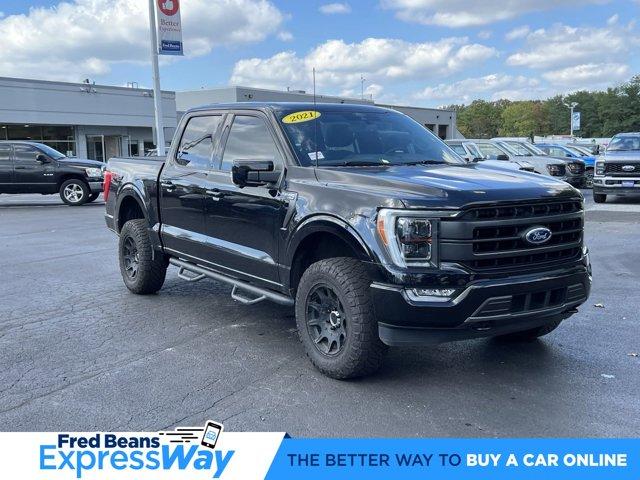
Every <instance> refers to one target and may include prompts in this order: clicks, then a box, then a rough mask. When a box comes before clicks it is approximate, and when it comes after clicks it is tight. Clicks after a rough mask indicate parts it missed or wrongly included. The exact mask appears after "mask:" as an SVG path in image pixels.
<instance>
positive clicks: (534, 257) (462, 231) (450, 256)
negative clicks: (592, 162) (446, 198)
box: [440, 200, 584, 271]
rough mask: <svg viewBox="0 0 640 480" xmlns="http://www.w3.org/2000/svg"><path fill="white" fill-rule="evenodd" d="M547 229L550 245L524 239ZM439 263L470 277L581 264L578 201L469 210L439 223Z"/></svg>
mask: <svg viewBox="0 0 640 480" xmlns="http://www.w3.org/2000/svg"><path fill="white" fill-rule="evenodd" d="M534 227H546V228H548V229H549V230H551V232H552V236H551V239H550V240H549V241H548V242H546V243H544V244H542V245H532V244H530V243H529V242H527V241H526V240H525V234H526V232H527V231H528V230H530V229H531V228H534ZM440 228H441V242H440V248H441V251H440V258H441V260H442V261H447V262H455V263H459V264H461V265H463V266H465V267H467V268H468V269H471V270H473V271H502V270H521V269H522V267H527V266H533V267H536V266H544V265H551V266H553V265H557V264H562V263H566V262H570V261H574V260H575V259H577V258H579V257H580V255H581V251H582V241H583V229H584V212H583V209H582V203H581V202H580V201H577V200H576V201H564V202H540V203H527V204H515V205H509V206H500V207H479V208H472V209H470V210H468V211H467V212H465V213H464V214H463V215H462V216H461V217H459V218H458V219H454V220H450V221H442V222H441V227H440Z"/></svg>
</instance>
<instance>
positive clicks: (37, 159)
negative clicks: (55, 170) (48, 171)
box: [36, 153, 49, 163]
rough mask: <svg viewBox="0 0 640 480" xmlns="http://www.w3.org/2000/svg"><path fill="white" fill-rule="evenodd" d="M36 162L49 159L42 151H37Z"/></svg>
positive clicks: (44, 161) (47, 161) (45, 161)
mask: <svg viewBox="0 0 640 480" xmlns="http://www.w3.org/2000/svg"><path fill="white" fill-rule="evenodd" d="M36 162H39V163H49V159H48V158H47V156H46V155H45V154H44V153H38V154H37V155H36Z"/></svg>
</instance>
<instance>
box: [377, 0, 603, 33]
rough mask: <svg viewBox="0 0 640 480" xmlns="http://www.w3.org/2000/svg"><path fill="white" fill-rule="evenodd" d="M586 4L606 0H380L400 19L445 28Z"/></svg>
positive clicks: (485, 23)
mask: <svg viewBox="0 0 640 480" xmlns="http://www.w3.org/2000/svg"><path fill="white" fill-rule="evenodd" d="M585 3H587V4H602V3H608V0H482V1H478V0H381V5H382V7H383V8H387V9H391V10H395V11H396V15H397V17H398V18H400V19H401V20H404V21H407V22H415V23H422V24H424V25H441V26H445V27H469V26H478V25H487V24H489V23H493V22H498V21H501V20H507V19H511V18H515V17H517V16H520V15H524V14H527V13H530V12H535V11H541V10H548V9H552V8H556V7H559V6H571V5H578V6H582V5H584V4H585Z"/></svg>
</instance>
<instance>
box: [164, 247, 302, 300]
mask: <svg viewBox="0 0 640 480" xmlns="http://www.w3.org/2000/svg"><path fill="white" fill-rule="evenodd" d="M169 263H170V264H171V265H174V266H176V267H178V268H179V269H180V271H179V272H178V276H179V277H180V278H182V279H183V280H186V281H188V282H197V281H199V280H202V279H203V278H205V277H208V278H212V279H213V280H217V281H219V282H224V283H228V284H229V285H233V290H232V292H231V297H232V298H233V299H234V300H237V301H238V302H240V303H242V304H243V305H253V304H256V303H258V302H262V301H263V300H271V301H272V302H275V303H279V304H280V305H287V306H292V305H293V303H294V302H293V298H291V297H288V296H287V295H283V294H282V293H278V292H273V291H271V290H267V289H264V288H260V287H256V286H255V285H251V284H250V283H247V282H244V281H242V280H238V279H237V278H231V277H228V276H226V275H223V274H221V273H218V272H214V271H212V270H209V269H206V268H203V267H201V266H199V265H196V264H195V263H191V262H187V261H184V260H178V259H177V258H170V259H169ZM185 272H189V273H192V274H193V276H191V275H187V274H185ZM238 290H240V291H242V292H247V293H250V294H253V295H255V296H256V297H255V298H248V297H246V296H244V295H241V294H239V293H238Z"/></svg>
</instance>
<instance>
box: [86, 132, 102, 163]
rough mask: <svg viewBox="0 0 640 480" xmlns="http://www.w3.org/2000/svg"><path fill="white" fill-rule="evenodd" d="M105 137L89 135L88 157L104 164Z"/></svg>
mask: <svg viewBox="0 0 640 480" xmlns="http://www.w3.org/2000/svg"><path fill="white" fill-rule="evenodd" d="M104 151H105V149H104V135H87V157H89V159H90V160H98V161H99V162H104V161H105V157H104Z"/></svg>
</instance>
